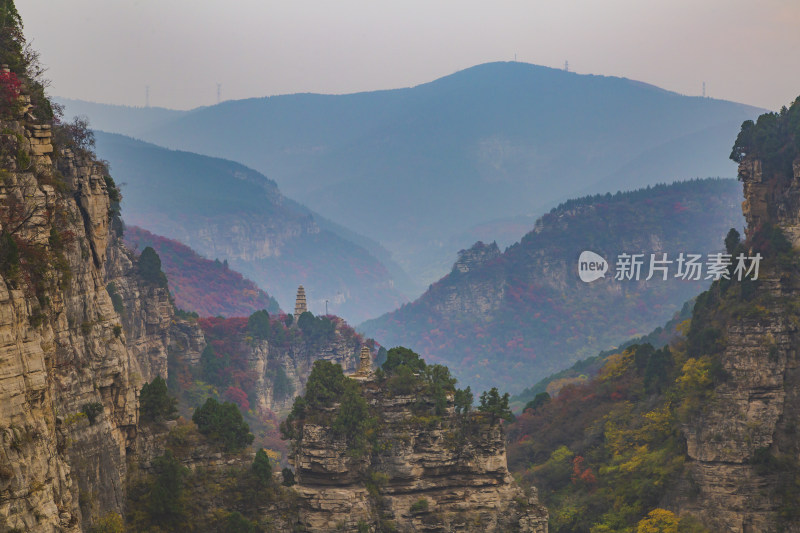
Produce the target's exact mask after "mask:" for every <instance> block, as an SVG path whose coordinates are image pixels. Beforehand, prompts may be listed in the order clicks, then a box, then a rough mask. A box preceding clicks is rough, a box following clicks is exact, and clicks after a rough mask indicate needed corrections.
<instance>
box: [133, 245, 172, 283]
mask: <svg viewBox="0 0 800 533" xmlns="http://www.w3.org/2000/svg"><path fill="white" fill-rule="evenodd" d="M139 274H140V275H141V276H142V279H144V280H145V281H146V282H148V283H152V284H153V285H155V286H157V287H166V286H167V276H166V275H165V274H164V273H163V272H162V271H161V259H160V258H159V257H158V254H157V253H156V251H155V250H153V248H152V247H150V246H148V247H147V248H145V249H144V250H142V255H140V256H139Z"/></svg>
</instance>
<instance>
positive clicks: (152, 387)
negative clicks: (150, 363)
mask: <svg viewBox="0 0 800 533" xmlns="http://www.w3.org/2000/svg"><path fill="white" fill-rule="evenodd" d="M177 403H178V400H177V399H175V398H173V397H172V396H170V395H169V392H167V382H166V381H164V378H162V377H161V376H156V377H155V379H153V381H152V382H150V383H145V384H144V386H142V392H141V394H140V395H139V415H140V416H141V418H142V420H143V421H145V422H160V421H162V420H172V419H174V418H175V417H176V416H177V412H178V408H177Z"/></svg>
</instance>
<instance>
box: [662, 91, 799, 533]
mask: <svg viewBox="0 0 800 533" xmlns="http://www.w3.org/2000/svg"><path fill="white" fill-rule="evenodd" d="M795 105H797V104H795ZM799 110H800V109H799ZM765 166H766V165H765V164H764V161H762V159H761V158H759V157H758V156H755V155H751V156H748V157H746V158H744V159H743V161H741V163H740V165H739V179H740V180H741V181H742V182H743V184H744V202H743V204H742V209H743V212H744V215H745V217H746V219H747V223H748V228H747V234H748V236H749V237H750V241H749V242H751V243H754V242H757V241H759V240H763V237H762V236H759V235H758V234H759V232H764V231H769V230H768V228H770V227H777V228H780V230H781V231H782V233H783V235H784V236H785V237H786V238H787V239H788V240H789V241H790V242H791V244H792V245H793V247H794V249H795V251H794V252H789V253H788V254H787V253H786V252H783V253H784V255H783V257H782V258H776V257H775V255H773V256H772V260H771V261H770V262H768V263H767V265H766V267H764V268H762V269H761V271H760V273H759V280H758V285H757V288H756V291H757V292H756V294H755V295H754V296H751V297H750V298H751V300H750V301H749V303H748V305H749V310H748V313H746V314H742V313H741V312H740V313H734V312H732V311H731V309H730V307H731V303H730V302H727V303H725V304H723V305H720V306H718V307H716V308H713V309H700V310H699V311H698V309H697V308H696V309H695V316H694V317H693V319H692V320H693V321H696V320H705V321H707V323H715V324H717V325H718V329H719V331H720V339H721V341H720V342H721V343H722V345H723V348H722V349H721V352H720V353H719V354H718V355H717V356H716V357H718V358H719V362H720V363H721V365H722V369H723V370H724V373H725V376H726V379H724V380H722V382H721V383H718V384H717V385H716V386H715V387H714V391H713V395H712V396H711V399H710V400H709V401H708V403H707V405H704V406H702V408H701V409H700V411H699V413H698V414H697V416H696V417H694V418H693V419H692V421H691V422H690V423H689V424H687V425H686V427H685V428H684V434H685V437H686V442H687V451H688V457H689V462H688V471H689V477H690V479H691V485H692V487H693V488H692V490H691V491H690V492H691V495H690V496H689V497H686V498H684V499H683V500H682V501H681V503H680V505H678V506H677V507H678V508H679V510H680V511H681V512H683V511H689V512H693V513H695V514H696V515H697V516H700V517H702V519H703V521H704V522H705V523H706V525H707V526H708V527H710V528H711V529H712V530H713V531H733V532H750V531H779V530H780V531H800V516H798V510H797V497H798V492H797V490H796V488H795V487H796V476H797V475H798V474H800V465H798V459H797V458H798V457H800V441H798V439H797V428H798V427H800V392H799V391H800V356H799V355H798V354H799V353H800V352H798V347H800V329H798V325H800V315H799V314H798V312H797V307H796V302H797V300H798V298H800V276H798V274H797V266H796V261H797V253H796V250H797V248H798V246H800V185H799V184H800V158H797V159H795V160H794V161H793V164H792V165H791V166H782V167H779V166H776V165H772V166H771V168H770V170H769V171H765ZM786 168H791V169H792V173H791V174H788V173H787V172H786ZM774 242H778V241H774V240H773V244H772V245H771V248H768V250H773V254H776V253H777V252H776V251H775V250H776V248H775V245H774ZM762 246H763V245H762ZM789 257H791V259H789ZM743 299H744V298H743Z"/></svg>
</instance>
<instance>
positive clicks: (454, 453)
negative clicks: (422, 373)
mask: <svg viewBox="0 0 800 533" xmlns="http://www.w3.org/2000/svg"><path fill="white" fill-rule="evenodd" d="M359 381H360V383H361V385H360V390H361V391H362V393H363V395H364V397H365V398H366V399H367V402H368V404H369V406H370V409H371V410H372V412H375V413H377V417H378V428H379V429H377V432H378V436H377V441H376V443H375V444H374V445H373V447H372V449H371V450H370V451H367V452H364V453H363V454H360V455H359V454H358V452H355V451H354V449H353V448H352V447H351V446H349V444H348V440H347V438H346V437H344V436H340V435H338V434H337V432H336V431H335V430H334V429H333V427H332V424H333V419H334V418H335V415H336V411H337V410H338V406H334V407H333V408H332V409H331V410H330V411H329V412H326V413H320V414H321V415H322V419H324V420H326V422H322V423H320V422H317V423H305V424H303V425H302V427H301V429H300V431H299V436H298V438H297V440H295V441H293V443H292V452H291V455H290V463H292V464H293V465H294V467H295V470H296V476H297V480H298V485H297V486H296V489H297V491H298V492H299V494H300V523H301V525H302V526H304V527H306V528H308V530H310V531H319V532H326V531H341V530H343V531H356V530H358V531H361V530H364V531H395V530H396V531H476V532H477V531H494V532H510V531H520V532H546V531H547V512H546V510H545V509H544V508H543V507H542V506H540V505H539V504H538V499H537V495H536V493H535V491H533V492H530V493H528V494H525V493H524V492H523V491H522V490H521V489H520V488H519V487H517V486H516V485H515V483H514V482H513V480H512V478H511V475H510V474H509V472H508V469H507V467H506V451H505V435H504V432H503V429H502V426H501V424H500V423H499V422H498V421H495V422H492V421H490V420H489V418H488V417H487V416H484V415H483V414H481V413H471V414H470V415H457V414H456V413H455V411H454V404H453V397H452V394H451V395H449V396H448V399H447V407H446V409H445V413H444V415H443V416H440V417H437V416H426V415H423V414H421V413H422V412H427V411H431V410H432V409H433V404H432V403H429V402H431V399H430V398H425V397H420V396H418V395H414V394H409V395H390V394H389V393H387V391H386V387H385V384H383V385H382V384H381V383H380V382H378V381H376V379H375V378H374V377H373V378H372V379H368V380H364V379H361V380H359ZM392 527H394V528H396V529H391V528H392ZM359 528H361V529H359Z"/></svg>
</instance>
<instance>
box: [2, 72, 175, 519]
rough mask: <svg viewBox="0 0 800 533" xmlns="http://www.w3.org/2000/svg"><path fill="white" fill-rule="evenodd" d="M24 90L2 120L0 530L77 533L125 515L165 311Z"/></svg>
mask: <svg viewBox="0 0 800 533" xmlns="http://www.w3.org/2000/svg"><path fill="white" fill-rule="evenodd" d="M5 72H6V73H8V72H9V71H7V70H6V71H5ZM25 90H26V86H25V85H23V87H22V93H21V94H20V96H19V99H18V100H17V102H16V104H15V105H13V106H11V107H10V108H7V109H4V110H3V111H4V113H0V130H2V135H0V178H1V179H0V239H1V240H2V244H0V247H2V254H1V256H0V361H2V375H1V376H0V405H2V409H0V428H2V434H3V437H2V444H0V469H1V470H2V476H1V477H2V480H0V491H1V492H0V524H2V527H4V528H6V529H14V528H17V529H18V530H24V531H42V532H48V531H79V530H80V529H81V528H85V527H88V526H89V525H90V524H91V523H92V522H93V521H94V520H95V519H96V518H97V517H98V516H101V515H102V514H105V513H107V512H109V511H116V512H122V509H123V506H124V502H125V497H126V496H125V486H126V470H127V463H126V459H127V458H128V456H129V455H130V454H131V453H133V452H134V451H135V448H136V436H137V420H138V408H137V407H138V404H137V396H138V390H139V388H140V387H141V385H142V384H143V383H144V382H145V381H149V380H151V379H152V378H153V377H154V376H156V375H162V376H165V375H166V362H167V346H168V345H169V342H170V340H169V333H168V332H169V329H170V327H171V321H172V306H171V304H170V303H169V295H168V293H167V291H166V289H164V288H160V287H154V286H151V285H148V284H147V283H146V282H144V281H143V280H142V279H140V278H139V277H138V276H137V275H136V268H135V258H134V257H133V256H132V255H131V254H130V253H129V252H128V251H126V250H124V249H123V248H122V246H121V242H120V240H119V239H118V236H117V234H116V232H115V229H113V227H112V221H113V219H114V217H115V216H116V214H115V211H114V209H113V205H112V200H111V199H110V195H111V196H113V197H116V196H117V195H118V191H117V190H116V187H115V185H114V182H113V180H111V178H109V176H108V170H107V169H106V168H105V166H104V165H103V164H102V163H100V162H98V161H97V160H95V159H94V158H93V155H92V154H91V152H89V151H88V150H87V149H86V148H87V147H88V145H87V144H85V139H84V140H83V141H82V140H81V137H80V135H81V134H85V133H86V132H85V131H79V130H69V128H68V127H66V126H59V127H58V128H57V129H56V130H54V129H53V127H52V126H51V125H50V124H49V123H45V122H43V121H42V120H40V119H38V118H37V117H36V114H35V111H36V110H35V109H33V108H32V107H31V104H30V98H28V97H27V96H26V94H25ZM54 133H55V134H57V136H58V141H57V142H54ZM112 295H114V296H115V298H116V299H115V298H112ZM117 299H118V300H117ZM115 308H116V309H115Z"/></svg>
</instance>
